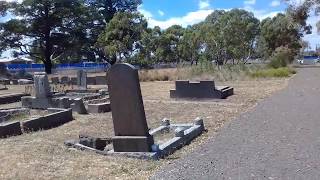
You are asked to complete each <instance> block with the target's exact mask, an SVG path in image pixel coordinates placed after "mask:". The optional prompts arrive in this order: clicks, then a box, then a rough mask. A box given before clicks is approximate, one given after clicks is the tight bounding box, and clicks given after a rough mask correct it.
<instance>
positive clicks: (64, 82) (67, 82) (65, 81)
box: [60, 76, 70, 84]
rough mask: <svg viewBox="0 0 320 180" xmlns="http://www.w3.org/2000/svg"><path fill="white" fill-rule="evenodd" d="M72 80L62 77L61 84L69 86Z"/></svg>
mask: <svg viewBox="0 0 320 180" xmlns="http://www.w3.org/2000/svg"><path fill="white" fill-rule="evenodd" d="M69 81H70V78H69V77H68V76H62V77H61V79H60V83H61V84H69Z"/></svg>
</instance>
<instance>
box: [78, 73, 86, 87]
mask: <svg viewBox="0 0 320 180" xmlns="http://www.w3.org/2000/svg"><path fill="white" fill-rule="evenodd" d="M77 85H78V87H79V89H81V90H86V89H87V72H85V71H84V70H79V71H78V72H77Z"/></svg>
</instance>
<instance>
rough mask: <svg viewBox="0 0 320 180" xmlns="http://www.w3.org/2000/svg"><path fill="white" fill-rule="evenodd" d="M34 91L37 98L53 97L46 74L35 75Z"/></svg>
mask: <svg viewBox="0 0 320 180" xmlns="http://www.w3.org/2000/svg"><path fill="white" fill-rule="evenodd" d="M34 90H35V97H36V98H48V97H51V96H52V94H51V91H50V84H49V80H48V76H47V74H46V73H42V72H41V73H35V74H34Z"/></svg>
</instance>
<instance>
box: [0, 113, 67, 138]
mask: <svg viewBox="0 0 320 180" xmlns="http://www.w3.org/2000/svg"><path fill="white" fill-rule="evenodd" d="M72 120H73V117H72V110H71V109H54V108H49V109H48V110H33V109H27V108H11V109H1V110H0V138H7V137H10V136H15V135H21V134H23V133H27V132H32V131H39V130H46V129H51V128H54V127H58V126H60V125H62V124H64V123H67V122H69V121H72Z"/></svg>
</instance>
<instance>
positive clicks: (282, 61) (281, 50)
mask: <svg viewBox="0 0 320 180" xmlns="http://www.w3.org/2000/svg"><path fill="white" fill-rule="evenodd" d="M294 56H295V55H294V53H293V52H292V50H290V49H289V48H287V47H278V48H277V49H276V50H275V52H274V53H273V54H272V56H271V57H270V63H269V67H271V68H280V67H287V65H288V64H289V63H292V62H293V60H294Z"/></svg>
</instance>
